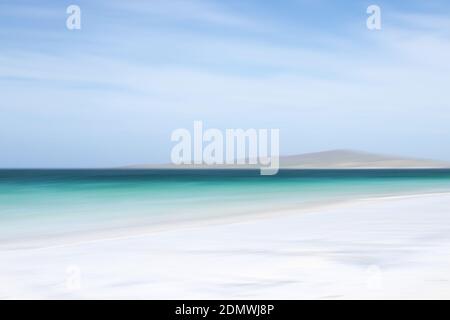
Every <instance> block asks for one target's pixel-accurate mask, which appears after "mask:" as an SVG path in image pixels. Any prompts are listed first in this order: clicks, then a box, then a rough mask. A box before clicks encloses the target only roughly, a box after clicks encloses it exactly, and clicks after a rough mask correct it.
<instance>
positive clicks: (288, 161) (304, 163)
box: [121, 150, 450, 169]
mask: <svg viewBox="0 0 450 320" xmlns="http://www.w3.org/2000/svg"><path fill="white" fill-rule="evenodd" d="M208 168H209V169H252V168H259V166H255V165H249V164H246V165H174V164H136V165H129V166H125V167H122V168H121V169H208ZM280 168H282V169H419V168H420V169H433V168H435V169H438V168H450V162H445V161H438V160H430V159H418V158H409V157H401V156H392V155H382V154H374V153H369V152H364V151H355V150H329V151H322V152H314V153H305V154H299V155H290V156H281V157H280Z"/></svg>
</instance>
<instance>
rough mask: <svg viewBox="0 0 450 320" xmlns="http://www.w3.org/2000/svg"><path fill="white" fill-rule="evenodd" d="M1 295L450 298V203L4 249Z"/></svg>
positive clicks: (360, 204)
mask: <svg viewBox="0 0 450 320" xmlns="http://www.w3.org/2000/svg"><path fill="white" fill-rule="evenodd" d="M0 261H1V263H0V284H1V285H0V298H2V299H15V298H44V299H45V298H58V299H59V298H61V299H85V298H95V299H97V298H99V299H102V298H148V299H166V298H168V299H216V298H226V299H252V298H256V299H283V298H286V299H345V298H356V299H370V298H388V299H391V298H408V299H414V298H447V299H448V298H450V195H448V194H440V195H423V196H414V197H398V198H390V199H372V200H359V201H355V202H352V203H346V204H340V205H336V206H332V207H325V208H317V209H311V210H310V211H307V212H304V211H302V212H298V213H292V214H280V215H277V213H276V212H274V213H273V215H270V216H264V217H263V218H258V219H256V218H254V219H248V218H247V220H246V221H241V222H235V223H223V224H214V225H213V224H211V225H208V224H201V225H199V226H198V227H193V226H191V227H183V228H180V227H178V228H176V229H174V230H166V231H160V232H154V233H150V234H146V235H135V236H129V237H123V238H116V239H105V240H98V241H88V242H79V243H76V244H69V245H61V246H52V247H43V248H31V249H7V248H2V249H0Z"/></svg>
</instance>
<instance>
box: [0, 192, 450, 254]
mask: <svg viewBox="0 0 450 320" xmlns="http://www.w3.org/2000/svg"><path fill="white" fill-rule="evenodd" d="M446 195H447V196H448V195H450V192H421V193H414V194H402V195H395V196H386V195H372V196H370V197H361V198H356V199H338V200H329V201H326V202H322V201H311V202H309V203H305V204H302V205H299V206H292V207H289V208H276V207H273V208H270V209H266V210H264V211H260V210H258V211H257V212H246V213H237V214H231V215H227V216H220V217H219V216H217V217H199V218H189V219H185V220H182V221H176V222H163V223H157V224H156V225H153V226H152V225H145V226H136V225H124V226H121V227H116V228H110V229H97V230H93V231H82V232H80V233H76V234H75V232H72V233H71V234H70V235H68V234H64V235H56V236H55V235H50V236H46V235H43V236H36V237H29V238H27V239H23V240H22V239H21V240H11V241H10V242H3V243H2V242H0V252H1V251H10V250H12V251H13V250H45V249H51V248H65V247H71V246H79V245H84V244H89V243H97V242H105V241H106V242H107V241H118V240H126V239H134V238H141V237H146V236H151V235H154V234H158V233H164V232H171V231H175V232H176V231H182V230H190V229H202V228H207V227H210V226H220V225H232V224H239V223H246V222H253V221H258V220H266V219H274V218H277V217H284V216H290V215H301V214H310V213H311V214H313V213H315V212H318V211H319V212H320V211H321V210H326V209H332V208H335V209H338V208H342V207H344V208H345V207H351V206H354V205H358V204H359V203H364V202H382V201H389V200H402V199H420V198H423V197H430V196H431V197H433V196H446ZM122 233H123V235H119V234H122ZM73 234H75V235H73ZM80 237H81V238H84V240H79V238H80ZM77 238H78V239H77ZM39 241H41V242H44V243H43V244H41V245H36V242H39ZM61 241H63V242H64V241H66V242H67V243H62V244H49V245H45V243H46V242H47V243H49V242H61ZM31 243H34V244H35V245H31Z"/></svg>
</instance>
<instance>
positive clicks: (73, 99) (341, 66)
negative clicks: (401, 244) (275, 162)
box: [0, 0, 450, 168]
mask: <svg viewBox="0 0 450 320" xmlns="http://www.w3.org/2000/svg"><path fill="white" fill-rule="evenodd" d="M72 4H75V5H78V6H79V7H80V8H81V29H80V30H69V29H67V27H66V19H67V17H68V16H69V15H68V14H67V13H66V9H67V7H68V6H69V5H72ZM372 4H375V5H378V6H379V7H380V9H381V30H369V29H368V28H367V26H366V20H367V18H368V17H369V15H368V14H367V12H366V10H367V7H368V6H369V5H372ZM449 59H450V3H449V2H448V1H438V0H436V1H433V0H427V1H425V0H422V1H417V0H410V1H402V0H394V1H376V0H372V1H361V0H360V1H339V2H338V1H324V0H316V1H313V0H284V1H260V0H240V1H237V0H227V1H223V0H222V1H215V0H208V1H203V0H148V1H135V0H128V1H114V0H97V1H92V0H91V1H75V0H72V1H20V0H19V1H17V0H16V1H12V0H10V1H5V0H0V155H1V157H0V167H3V168H81V167H95V168H97V167H115V166H122V165H129V164H136V163H166V162H169V161H170V151H171V149H172V147H173V146H174V143H173V142H171V140H170V136H171V133H172V132H173V131H174V130H176V129H178V128H186V129H189V130H193V122H194V121H196V120H201V121H203V124H204V127H205V128H206V129H208V128H219V129H222V130H224V129H227V128H242V129H248V128H256V129H258V128H267V129H270V128H277V129H280V150H281V154H284V155H289V154H298V153H305V152H315V151H323V150H329V149H356V150H363V151H369V152H376V153H387V154H396V155H403V156H413V157H423V158H435V159H442V160H450V148H449V145H450V126H449V123H450V87H449V84H450V60H449Z"/></svg>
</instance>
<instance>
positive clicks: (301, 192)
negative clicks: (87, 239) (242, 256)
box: [0, 169, 450, 241]
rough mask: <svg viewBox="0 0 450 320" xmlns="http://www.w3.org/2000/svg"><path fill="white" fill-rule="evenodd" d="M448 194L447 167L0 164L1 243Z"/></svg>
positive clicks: (449, 177) (449, 173)
mask: <svg viewBox="0 0 450 320" xmlns="http://www.w3.org/2000/svg"><path fill="white" fill-rule="evenodd" d="M434 192H450V170H443V169H436V170H281V171H280V172H279V173H278V175H275V176H261V175H260V174H259V171H257V170H234V171H230V170H0V241H2V240H8V239H11V238H14V239H20V238H26V237H32V236H38V235H62V234H67V233H74V234H76V233H80V232H88V231H93V230H98V229H105V230H108V229H114V228H120V227H127V226H137V227H139V226H147V225H148V226H151V225H158V224H161V223H172V222H180V221H184V220H192V219H203V218H214V217H222V216H227V215H245V214H252V213H258V212H263V211H268V210H273V209H278V210H279V209H290V208H294V207H298V206H302V205H308V204H315V203H322V202H327V201H339V200H348V199H358V198H366V197H372V196H393V195H406V194H417V193H434Z"/></svg>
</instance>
